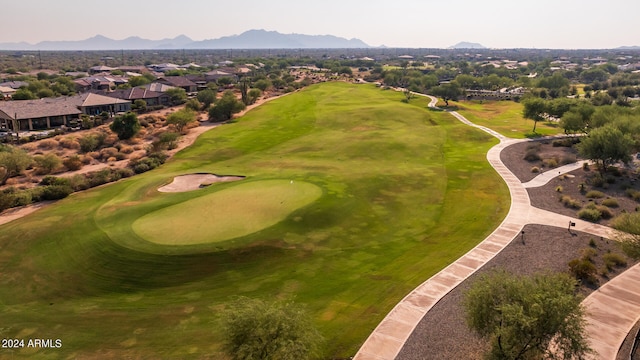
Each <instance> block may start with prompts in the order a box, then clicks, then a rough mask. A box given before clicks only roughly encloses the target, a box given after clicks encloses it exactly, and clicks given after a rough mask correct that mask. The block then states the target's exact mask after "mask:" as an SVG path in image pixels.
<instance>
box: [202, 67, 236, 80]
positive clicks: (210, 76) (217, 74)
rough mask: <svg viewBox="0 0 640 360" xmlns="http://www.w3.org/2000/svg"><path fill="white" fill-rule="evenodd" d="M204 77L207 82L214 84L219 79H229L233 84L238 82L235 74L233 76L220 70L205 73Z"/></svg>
mask: <svg viewBox="0 0 640 360" xmlns="http://www.w3.org/2000/svg"><path fill="white" fill-rule="evenodd" d="M204 77H205V79H206V81H207V82H216V81H218V79H221V78H230V79H232V80H233V82H237V81H238V77H237V76H236V75H235V74H233V73H232V72H228V71H222V70H213V71H209V72H206V73H204Z"/></svg>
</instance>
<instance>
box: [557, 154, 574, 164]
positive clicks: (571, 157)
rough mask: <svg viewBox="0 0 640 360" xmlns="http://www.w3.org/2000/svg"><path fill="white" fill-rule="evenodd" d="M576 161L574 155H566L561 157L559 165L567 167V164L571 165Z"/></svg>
mask: <svg viewBox="0 0 640 360" xmlns="http://www.w3.org/2000/svg"><path fill="white" fill-rule="evenodd" d="M577 160H578V159H577V158H576V156H575V155H573V154H566V155H563V156H562V158H561V159H560V164H561V165H567V164H573V163H574V162H576V161H577Z"/></svg>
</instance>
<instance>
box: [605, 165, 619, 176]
mask: <svg viewBox="0 0 640 360" xmlns="http://www.w3.org/2000/svg"><path fill="white" fill-rule="evenodd" d="M607 173H608V174H610V175H613V176H616V177H620V176H622V170H620V168H619V167H617V166H609V167H608V168H607Z"/></svg>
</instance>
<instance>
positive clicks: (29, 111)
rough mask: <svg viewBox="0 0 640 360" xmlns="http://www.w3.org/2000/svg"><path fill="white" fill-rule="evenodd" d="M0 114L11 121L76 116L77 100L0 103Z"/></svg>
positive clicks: (77, 111)
mask: <svg viewBox="0 0 640 360" xmlns="http://www.w3.org/2000/svg"><path fill="white" fill-rule="evenodd" d="M0 112H3V113H4V114H5V115H6V117H8V118H11V119H35V118H41V117H47V116H62V115H77V114H81V113H82V111H80V109H79V108H78V100H77V99H74V98H70V97H63V98H44V99H37V100H13V101H3V102H0Z"/></svg>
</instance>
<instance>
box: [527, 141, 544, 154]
mask: <svg viewBox="0 0 640 360" xmlns="http://www.w3.org/2000/svg"><path fill="white" fill-rule="evenodd" d="M541 148H542V144H540V143H539V142H537V141H532V142H530V143H528V144H527V150H534V151H537V152H539V151H540V149H541Z"/></svg>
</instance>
